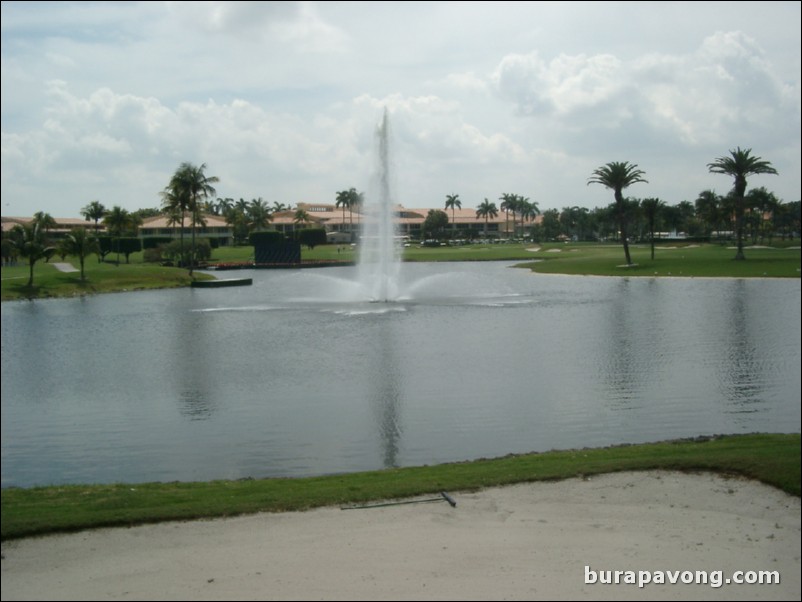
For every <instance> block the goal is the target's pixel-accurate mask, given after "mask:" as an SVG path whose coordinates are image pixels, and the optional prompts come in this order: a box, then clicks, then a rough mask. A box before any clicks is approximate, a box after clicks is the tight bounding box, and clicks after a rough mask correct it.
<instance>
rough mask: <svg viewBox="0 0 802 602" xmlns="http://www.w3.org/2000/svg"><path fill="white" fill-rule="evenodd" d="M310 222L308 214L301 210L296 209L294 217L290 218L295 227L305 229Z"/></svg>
mask: <svg viewBox="0 0 802 602" xmlns="http://www.w3.org/2000/svg"><path fill="white" fill-rule="evenodd" d="M310 221H311V218H310V217H309V214H308V213H307V212H306V211H305V210H303V209H296V210H295V215H294V216H293V218H292V222H293V223H294V224H295V225H296V226H300V227H302V228H303V227H305V226H306V224H308V223H309V222H310Z"/></svg>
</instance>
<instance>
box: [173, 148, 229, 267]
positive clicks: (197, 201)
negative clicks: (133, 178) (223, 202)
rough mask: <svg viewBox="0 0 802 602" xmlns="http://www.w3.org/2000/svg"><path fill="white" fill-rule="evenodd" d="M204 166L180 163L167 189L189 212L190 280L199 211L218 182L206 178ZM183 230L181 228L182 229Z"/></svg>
mask: <svg viewBox="0 0 802 602" xmlns="http://www.w3.org/2000/svg"><path fill="white" fill-rule="evenodd" d="M205 171H206V164H205V163H202V164H201V165H199V166H196V165H193V164H192V163H182V164H181V165H179V167H178V169H177V170H176V172H175V173H174V174H173V177H172V178H171V179H170V183H169V184H168V185H167V188H168V189H169V190H171V191H172V193H173V195H174V196H175V197H177V199H179V202H180V203H181V204H185V206H186V208H187V209H188V210H189V212H190V216H191V219H192V252H191V256H190V262H189V277H190V278H192V276H193V270H194V267H195V233H196V230H197V227H196V226H197V225H198V224H200V223H201V222H202V221H203V218H202V217H201V209H202V207H203V202H204V201H205V200H206V199H207V198H209V197H211V196H214V195H215V192H216V191H215V189H214V187H213V186H212V184H215V183H217V182H219V181H220V179H219V178H218V177H216V176H207V175H206V174H205V173H204V172H205ZM182 230H183V228H182Z"/></svg>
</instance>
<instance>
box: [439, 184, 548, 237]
mask: <svg viewBox="0 0 802 602" xmlns="http://www.w3.org/2000/svg"><path fill="white" fill-rule="evenodd" d="M499 200H500V201H501V206H500V207H501V211H504V213H505V214H506V217H507V220H506V221H507V226H506V229H507V232H509V231H510V230H509V217H510V215H511V216H512V232H513V234H515V232H516V224H517V217H518V216H520V217H521V223H523V222H524V221H530V220H534V219H535V217H537V216H538V215H540V209H539V208H538V206H537V203H536V202H534V201H530V200H529V199H528V198H527V197H524V196H521V195H518V194H510V193H506V192H505V193H504V194H502V195H501V197H499ZM445 208H446V209H451V227H452V230H453V231H454V232H455V233H456V229H457V221H456V218H455V214H456V210H457V209H462V201H461V200H460V198H459V195H458V194H448V195H446V204H445ZM498 213H499V208H498V207H496V204H495V203H493V202H491V201H489V200H487V197H485V199H484V201H482V202H481V203H480V204H479V206H478V207H477V208H476V219H481V218H483V219H484V220H485V228H484V234H485V236H487V223H488V221H489V220H490V219H495V218H496V217H498Z"/></svg>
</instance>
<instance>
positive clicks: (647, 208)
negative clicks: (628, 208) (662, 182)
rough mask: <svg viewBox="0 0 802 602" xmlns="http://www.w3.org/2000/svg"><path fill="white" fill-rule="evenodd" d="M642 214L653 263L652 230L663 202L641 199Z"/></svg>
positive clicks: (655, 199) (654, 199)
mask: <svg viewBox="0 0 802 602" xmlns="http://www.w3.org/2000/svg"><path fill="white" fill-rule="evenodd" d="M640 206H641V209H643V213H644V214H645V215H646V222H647V224H648V226H649V240H650V241H651V246H652V261H654V229H655V223H656V222H657V218H658V217H659V216H660V212H661V210H662V209H663V207H665V202H664V201H661V200H660V199H657V198H648V199H643V200H642V201H641V203H640Z"/></svg>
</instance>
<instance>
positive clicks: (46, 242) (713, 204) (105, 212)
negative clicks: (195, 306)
mask: <svg viewBox="0 0 802 602" xmlns="http://www.w3.org/2000/svg"><path fill="white" fill-rule="evenodd" d="M707 167H708V171H709V172H710V173H713V174H722V175H726V176H729V177H731V178H732V179H733V187H732V189H731V190H730V191H729V192H728V193H727V194H726V195H718V194H716V193H715V191H713V190H712V189H709V190H704V191H702V192H700V193H699V195H698V197H697V199H696V200H695V202H694V203H691V202H689V201H682V202H681V203H679V204H678V205H675V206H670V205H667V204H666V203H665V202H664V201H662V200H661V199H659V198H657V197H648V198H644V199H637V198H631V197H624V195H623V191H624V190H625V189H626V188H628V187H629V186H631V185H633V184H638V183H644V184H647V183H648V181H647V180H646V179H645V175H646V174H645V173H644V172H643V171H642V170H641V169H639V168H638V166H637V165H636V164H632V163H629V162H628V161H623V162H610V163H607V164H605V165H603V166H601V167H599V168H597V169H596V170H594V171H593V173H592V174H591V176H590V177H589V178H588V181H587V184H588V185H590V184H601V185H602V186H604V187H606V188H608V189H610V190H612V191H613V198H614V203H612V204H611V205H609V206H607V207H604V208H595V209H593V210H589V209H586V208H583V207H576V206H573V207H565V208H563V210H562V211H558V210H557V209H549V210H546V211H544V212H542V219H541V220H540V221H539V222H538V223H535V224H531V223H530V228H529V230H530V235H531V237H532V238H533V239H534V240H536V241H540V240H555V239H557V238H558V237H561V236H563V237H568V238H570V239H572V240H577V241H584V240H606V239H613V240H619V241H621V243H622V244H623V248H624V255H625V259H626V262H627V264H628V265H631V263H632V260H631V255H630V252H629V243H630V241H631V240H633V239H638V240H643V239H644V237H645V235H646V234H648V236H649V239H650V240H651V242H652V258H653V257H654V240H655V237H656V234H657V232H658V231H660V230H662V229H666V230H669V231H674V232H685V234H686V236H688V237H692V238H694V237H698V238H707V239H710V238H715V237H721V236H730V235H733V234H734V237H735V240H736V242H737V251H736V255H735V259H736V260H743V259H745V255H744V240H746V239H751V240H752V241H753V243H754V242H757V241H758V240H760V241H763V240H765V238H766V237H768V238H769V240H771V237H772V236H774V235H775V234H779V235H780V236H782V237H786V236H789V235H792V234H793V233H798V232H799V231H800V202H799V201H795V202H792V203H783V202H782V201H781V200H779V199H777V197H776V196H775V195H774V194H773V193H771V192H770V191H768V190H766V188H764V187H760V188H754V189H751V190H749V192H748V193H747V190H746V188H747V177H751V176H753V175H760V174H773V175H776V174H777V171H776V170H775V169H774V167H773V166H772V165H771V163H770V162H768V161H765V160H763V159H762V158H761V157H756V156H754V155H752V151H751V149H741V148H740V147H738V148H736V149H734V150H730V151H729V155H724V156H721V157H718V158H716V159H715V160H713V161H712V162H711V163H709V164H708V165H707ZM205 172H206V164H205V163H204V164H201V165H200V166H196V165H193V164H192V163H187V162H185V163H182V164H181V165H180V166H179V167H178V169H177V170H176V171H175V173H174V174H173V175H172V177H171V178H170V181H169V182H168V184H167V186H165V188H164V189H163V190H162V191H161V192H160V196H161V198H162V206H161V208H159V209H140V210H138V211H135V212H129V211H127V210H126V209H123V208H122V207H120V206H117V205H115V206H114V207H112V208H111V209H106V207H105V206H103V204H102V203H100V202H99V201H92V202H91V203H89V204H88V205H87V206H85V207H83V208H82V209H81V215H82V216H83V217H84V218H85V219H86V220H87V221H89V222H94V233H93V234H90V233H87V232H86V231H85V230H84V229H82V228H76V229H73V230H72V231H71V232H69V233H68V234H67V236H66V237H64V238H63V239H62V240H61V241H60V242H59V244H58V245H54V244H53V242H52V241H51V240H50V237H49V236H48V231H49V230H50V229H52V228H54V227H55V225H56V222H55V220H54V219H53V218H52V216H50V215H49V214H47V213H43V212H38V213H37V214H35V215H34V219H33V220H32V221H31V222H30V223H28V224H24V225H22V224H21V225H18V226H16V227H15V228H14V229H12V231H11V233H10V235H9V237H8V238H4V239H3V257H4V258H7V257H9V256H11V255H14V256H17V255H19V256H22V257H24V258H26V259H28V262H29V266H30V277H29V280H28V286H32V285H33V266H34V264H35V263H36V262H37V261H40V260H44V261H48V260H49V259H50V258H51V257H52V256H53V255H54V254H56V253H57V252H58V253H61V254H62V255H64V256H66V255H68V254H69V255H74V256H77V257H78V258H79V261H80V264H81V270H80V271H81V279H82V280H83V279H84V261H85V258H86V257H87V256H88V255H90V254H92V253H97V254H98V260H100V258H101V257H104V256H105V255H106V254H108V253H109V252H113V251H114V250H116V252H117V255H118V259H117V262H118V263H119V254H120V253H125V254H126V257H127V255H128V254H129V253H130V252H132V251H133V250H136V249H134V248H133V247H132V246H130V245H126V244H125V242H124V241H125V239H126V238H133V237H136V231H137V228H138V227H139V226H140V225H141V224H142V223H143V220H144V219H146V218H148V217H152V216H155V215H159V214H164V215H166V216H167V217H168V223H169V224H172V225H174V226H179V225H180V230H179V232H180V234H179V243H178V247H179V250H178V252H177V257H178V263H179V265H184V266H187V267H188V269H189V273H190V276H192V274H193V269H194V267H195V266H196V265H197V258H198V257H197V248H198V245H197V241H196V237H195V230H196V227H197V226H203V225H205V223H206V222H205V217H204V216H205V215H218V216H221V217H223V218H224V219H225V221H226V223H227V224H228V225H229V226H230V227H231V229H232V235H233V238H234V241H235V243H236V242H240V243H242V242H244V241H245V240H247V237H248V235H249V234H250V233H251V232H255V231H260V230H264V229H266V228H267V227H268V225H269V223H270V222H271V221H272V220H273V216H274V215H275V214H276V213H281V212H285V211H292V208H291V207H290V206H289V205H285V204H283V203H279V202H274V203H273V204H272V206H270V205H268V204H267V203H266V202H265V201H263V200H262V198H261V197H260V198H258V199H252V200H251V201H250V202H247V201H245V200H244V199H239V201H234V199H232V198H217V199H215V200H212V199H213V198H214V196H215V194H216V190H215V188H214V187H213V184H215V183H217V182H219V178H217V177H216V176H208V175H206V173H205ZM499 201H500V204H499V206H496V204H495V202H492V201H489V200H488V199H487V198H485V199H484V201H483V202H482V203H480V204H479V205H478V207H477V208H476V219H477V220H480V219H484V221H485V227H484V233H485V236H487V224H488V221H489V220H490V219H495V218H496V217H498V215H499V212H500V211H503V212H504V213H505V221H506V222H507V225H506V228H505V229H506V231H507V232H510V228H509V220H510V219H512V230H511V231H512V233H513V235H514V236H516V235H517V233H518V219H519V218H520V223H521V232H523V229H524V225H525V224H527V223H528V222H533V221H534V220H535V218H536V217H537V216H539V215H541V211H540V209H539V208H538V204H537V203H536V202H534V201H531V200H530V199H529V198H528V197H524V196H522V195H519V194H512V193H504V194H502V195H501V196H500V197H499ZM363 202H364V196H363V194H362V193H360V192H357V190H356V189H355V188H350V189H346V190H342V191H339V192H337V193H336V206H337V207H338V208H341V209H342V211H343V222H344V221H345V211H346V210H348V211H349V214H350V222H351V231H352V232H353V213H354V212H355V211H356V212H357V213H358V212H359V208H360V206H361V205H362V204H363ZM461 208H462V201H461V200H460V198H459V195H458V194H449V195H446V201H445V209H446V211H447V210H449V209H450V210H451V226H452V227H451V230H452V236H455V235H456V234H457V223H456V219H455V211H456V209H461ZM101 220H102V222H103V224H104V226H105V229H106V232H107V235H108V238H107V240H105V241H102V239H101V237H99V236H98V230H99V224H100V222H101ZM187 220H189V222H190V225H191V226H192V229H191V232H192V238H191V241H190V247H189V249H188V250H187V249H185V244H184V227H185V223H186V221H187ZM293 221H294V222H295V223H296V224H298V225H299V226H305V225H307V224H308V223H310V222H311V221H312V220H311V217H310V216H309V214H308V213H307V212H306V211H304V210H303V209H301V208H296V210H295V213H294V214H293ZM448 223H449V220H448V214H447V213H446V212H445V211H440V210H431V211H429V214H428V215H427V217H426V219H425V220H424V224H423V232H422V236H425V235H426V233H433V234H436V233H443V232H444V231H445V229H446V227H447V225H448ZM109 240H112V241H116V244H114V243H109Z"/></svg>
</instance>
